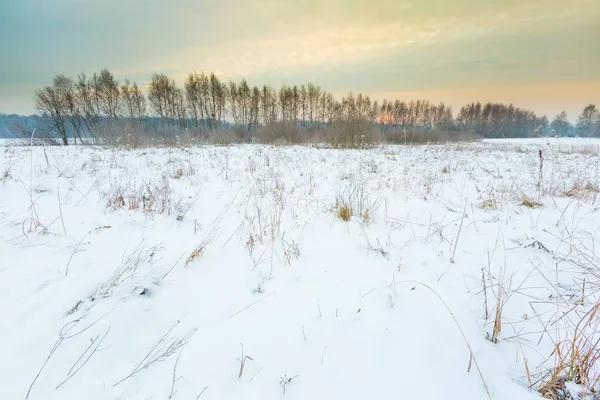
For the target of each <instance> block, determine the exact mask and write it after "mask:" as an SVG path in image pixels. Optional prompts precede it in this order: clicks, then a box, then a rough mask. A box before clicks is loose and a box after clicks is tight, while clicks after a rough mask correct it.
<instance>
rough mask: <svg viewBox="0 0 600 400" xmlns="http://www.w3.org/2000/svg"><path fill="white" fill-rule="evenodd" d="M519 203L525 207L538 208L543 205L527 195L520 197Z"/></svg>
mask: <svg viewBox="0 0 600 400" xmlns="http://www.w3.org/2000/svg"><path fill="white" fill-rule="evenodd" d="M519 204H521V205H522V206H525V207H529V208H538V207H542V206H543V204H542V203H538V202H537V201H535V200H533V199H532V198H531V197H527V196H525V197H523V198H521V201H520V202H519Z"/></svg>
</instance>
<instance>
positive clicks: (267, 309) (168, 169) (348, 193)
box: [0, 139, 600, 400]
mask: <svg viewBox="0 0 600 400" xmlns="http://www.w3.org/2000/svg"><path fill="white" fill-rule="evenodd" d="M540 150H541V151H542V157H543V162H542V168H541V170H540V158H539V151H540ZM599 185H600V141H593V140H573V139H561V140H556V139H547V140H545V139H535V140H511V141H484V142H481V143H465V144H462V143H459V144H449V145H435V146H434V145H431V146H415V147H394V146H385V147H378V148H376V149H372V150H362V151H358V150H347V151H338V150H331V149H319V148H313V147H269V146H258V145H247V146H233V147H199V148H189V149H146V150H112V149H104V148H93V147H68V148H58V147H51V148H50V147H49V148H46V149H45V150H44V149H43V148H41V147H34V148H29V147H12V146H9V145H6V146H3V147H2V148H1V149H0V315H1V318H0V399H24V398H26V396H28V397H29V398H30V399H44V400H45V399H55V400H58V399H60V400H65V399H92V400H95V399H98V400H100V399H177V400H184V399H191V400H194V399H202V400H206V399H216V400H221V399H224V400H226V399H261V400H263V399H282V398H285V399H302V400H305V399H345V400H354V399H356V400H365V399H425V400H429V399H436V400H438V399H486V398H489V397H491V398H493V399H495V400H496V399H497V400H515V399H536V398H540V394H539V393H538V392H537V389H538V388H539V387H540V386H541V385H542V384H543V382H545V381H547V380H548V376H547V375H546V372H547V371H548V370H549V369H550V368H552V367H554V366H556V365H557V364H558V363H559V362H558V361H557V353H555V354H552V352H553V350H554V349H555V346H556V345H558V347H559V348H561V354H567V353H566V352H567V350H568V348H569V346H568V345H569V343H577V342H572V341H571V339H573V337H574V334H575V339H578V338H579V339H581V338H585V343H587V344H588V348H591V350H590V351H589V353H590V354H591V355H592V361H595V360H596V359H594V358H593V355H594V354H595V355H596V357H600V356H598V351H597V349H595V346H596V340H598V337H597V335H598V333H596V332H597V327H598V316H597V315H595V314H593V313H592V314H587V315H586V312H589V311H590V310H594V306H595V307H596V309H597V307H598V301H599V298H600V296H599V294H598V289H600V264H599V256H598V254H597V253H596V252H595V249H596V248H598V247H597V246H598V245H600V242H599V239H598V235H599V234H600V194H599V193H598V188H599ZM580 321H584V322H582V324H580V325H579V328H578V329H577V330H575V326H576V324H577V323H578V322H580ZM585 343H584V344H585ZM584 344H582V349H583V346H584ZM565 349H567V350H565ZM563 361H564V360H563ZM597 369H598V365H595V364H594V363H593V362H592V363H591V366H590V368H589V371H588V372H589V373H588V374H587V375H586V377H585V379H577V378H572V380H578V381H579V382H580V385H578V386H576V385H574V384H571V383H568V384H567V388H568V389H569V390H570V391H572V392H573V393H574V392H577V391H584V390H586V391H587V392H586V393H587V394H590V393H591V390H592V389H593V387H594V386H597V383H598V382H597V381H594V380H593V377H594V376H598V375H597ZM594 371H596V375H594V374H595V372H594ZM561 374H562V372H561ZM540 379H542V380H541V381H540Z"/></svg>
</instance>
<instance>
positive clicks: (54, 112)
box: [34, 75, 73, 146]
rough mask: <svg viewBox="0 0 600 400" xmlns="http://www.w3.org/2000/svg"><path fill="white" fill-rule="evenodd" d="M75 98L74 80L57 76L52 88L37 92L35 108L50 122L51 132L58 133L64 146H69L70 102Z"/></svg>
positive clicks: (47, 87)
mask: <svg viewBox="0 0 600 400" xmlns="http://www.w3.org/2000/svg"><path fill="white" fill-rule="evenodd" d="M72 96H73V80H72V79H71V78H67V77H66V76H64V75H57V76H56V77H55V78H54V81H53V84H52V86H45V87H43V88H42V89H38V90H36V91H35V99H34V100H35V108H36V110H37V111H38V112H39V113H40V114H41V115H42V117H44V118H46V119H47V120H48V123H49V126H50V130H51V131H52V132H54V133H56V134H57V135H58V136H59V137H60V138H61V140H62V143H63V145H65V146H67V145H68V144H69V139H68V138H69V122H70V110H69V102H70V98H71V97H72Z"/></svg>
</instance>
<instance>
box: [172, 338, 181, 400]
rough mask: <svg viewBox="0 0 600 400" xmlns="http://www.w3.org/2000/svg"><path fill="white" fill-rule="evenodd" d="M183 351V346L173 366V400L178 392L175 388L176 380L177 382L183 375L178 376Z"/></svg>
mask: <svg viewBox="0 0 600 400" xmlns="http://www.w3.org/2000/svg"><path fill="white" fill-rule="evenodd" d="M182 351H183V347H182V348H181V350H179V354H178V355H177V358H176V359H175V365H174V366H173V378H172V379H171V391H170V392H169V400H171V399H172V398H173V397H175V395H176V394H177V390H175V382H177V381H178V380H179V379H181V377H177V364H179V358H180V357H181V352H182Z"/></svg>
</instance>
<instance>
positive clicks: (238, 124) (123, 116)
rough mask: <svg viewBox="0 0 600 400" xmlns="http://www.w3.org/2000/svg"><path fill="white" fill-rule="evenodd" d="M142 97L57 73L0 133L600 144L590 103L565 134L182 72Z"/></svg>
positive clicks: (4, 121) (436, 109)
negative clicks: (30, 112) (582, 140)
mask: <svg viewBox="0 0 600 400" xmlns="http://www.w3.org/2000/svg"><path fill="white" fill-rule="evenodd" d="M146 89H147V90H145V91H142V90H141V88H140V87H139V86H138V85H137V83H135V82H133V83H131V82H129V81H128V80H124V81H123V82H122V83H120V82H119V81H118V80H117V79H116V78H115V77H114V75H113V74H112V73H111V72H110V71H108V70H107V69H104V70H102V71H100V73H94V74H93V75H91V76H89V77H88V76H86V75H85V74H79V75H78V76H77V77H75V78H71V77H67V76H64V75H58V76H56V77H55V78H54V80H53V82H52V84H51V85H48V86H45V87H43V88H40V89H38V90H37V91H36V92H35V95H34V101H35V108H36V111H37V112H38V113H39V116H32V117H19V116H12V115H10V116H7V115H0V128H3V130H4V132H6V131H9V132H11V133H12V134H14V135H20V136H26V135H27V134H28V132H30V131H31V130H32V128H33V127H36V128H37V129H38V130H39V137H46V138H47V139H49V140H55V139H58V142H59V143H62V144H68V143H70V142H73V141H74V142H77V141H83V142H100V143H106V142H110V141H116V142H121V143H124V142H139V140H138V139H139V138H140V137H148V138H152V140H155V139H156V140H163V141H164V140H165V138H168V137H170V136H172V137H177V138H178V140H180V139H181V138H183V137H185V138H192V139H197V140H198V141H202V140H207V138H213V139H214V138H216V137H218V136H219V135H226V134H232V135H233V136H234V137H233V139H234V140H235V141H283V142H305V141H308V140H310V139H313V140H326V141H330V142H331V143H332V144H334V145H336V146H339V147H357V146H362V145H366V144H370V143H373V142H375V141H389V142H402V143H409V142H410V143H413V142H422V141H428V140H438V139H440V138H447V139H452V138H457V137H464V136H471V137H475V136H480V137H492V138H497V137H531V136H536V135H539V136H549V135H558V136H566V135H579V136H600V112H599V111H598V109H597V108H596V106H594V105H589V106H587V107H586V108H585V110H584V111H583V112H582V114H581V115H580V116H579V118H578V123H577V125H576V126H572V125H571V124H570V123H569V121H568V119H567V114H566V112H562V113H560V114H559V115H557V116H556V117H555V118H554V119H553V120H552V121H551V122H550V121H549V120H548V118H547V117H546V116H537V115H536V114H535V113H534V112H533V111H530V110H525V109H521V108H519V107H516V106H514V105H512V104H509V105H506V104H500V103H487V104H481V103H472V104H467V105H465V106H464V107H462V108H461V109H460V110H458V112H457V113H456V114H455V113H453V110H452V108H451V107H450V106H448V105H445V104H444V103H439V104H433V103H431V102H429V101H428V100H416V101H401V100H383V102H381V103H379V102H377V101H371V99H370V98H369V96H367V95H364V94H361V93H359V94H356V95H354V94H349V95H347V96H345V97H343V98H341V99H336V98H334V96H333V95H332V94H331V93H330V92H328V91H326V90H324V89H322V88H321V87H320V86H317V85H314V84H312V83H308V84H303V85H299V86H286V85H284V86H281V87H280V88H279V89H275V88H273V87H271V86H269V85H264V86H261V87H258V86H250V85H249V84H248V82H247V81H246V80H245V79H242V80H241V81H240V82H235V81H228V82H223V81H221V80H220V79H219V77H217V76H216V75H215V74H214V73H208V74H207V73H195V72H194V73H190V74H189V75H188V76H187V78H186V79H185V82H184V85H183V87H178V86H177V85H176V83H175V81H174V80H173V79H171V78H169V77H168V76H166V75H164V74H154V75H152V77H151V79H150V83H149V84H148V86H147V88H146ZM144 92H147V94H144ZM36 136H37V135H36ZM144 142H148V140H145V141H144Z"/></svg>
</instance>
